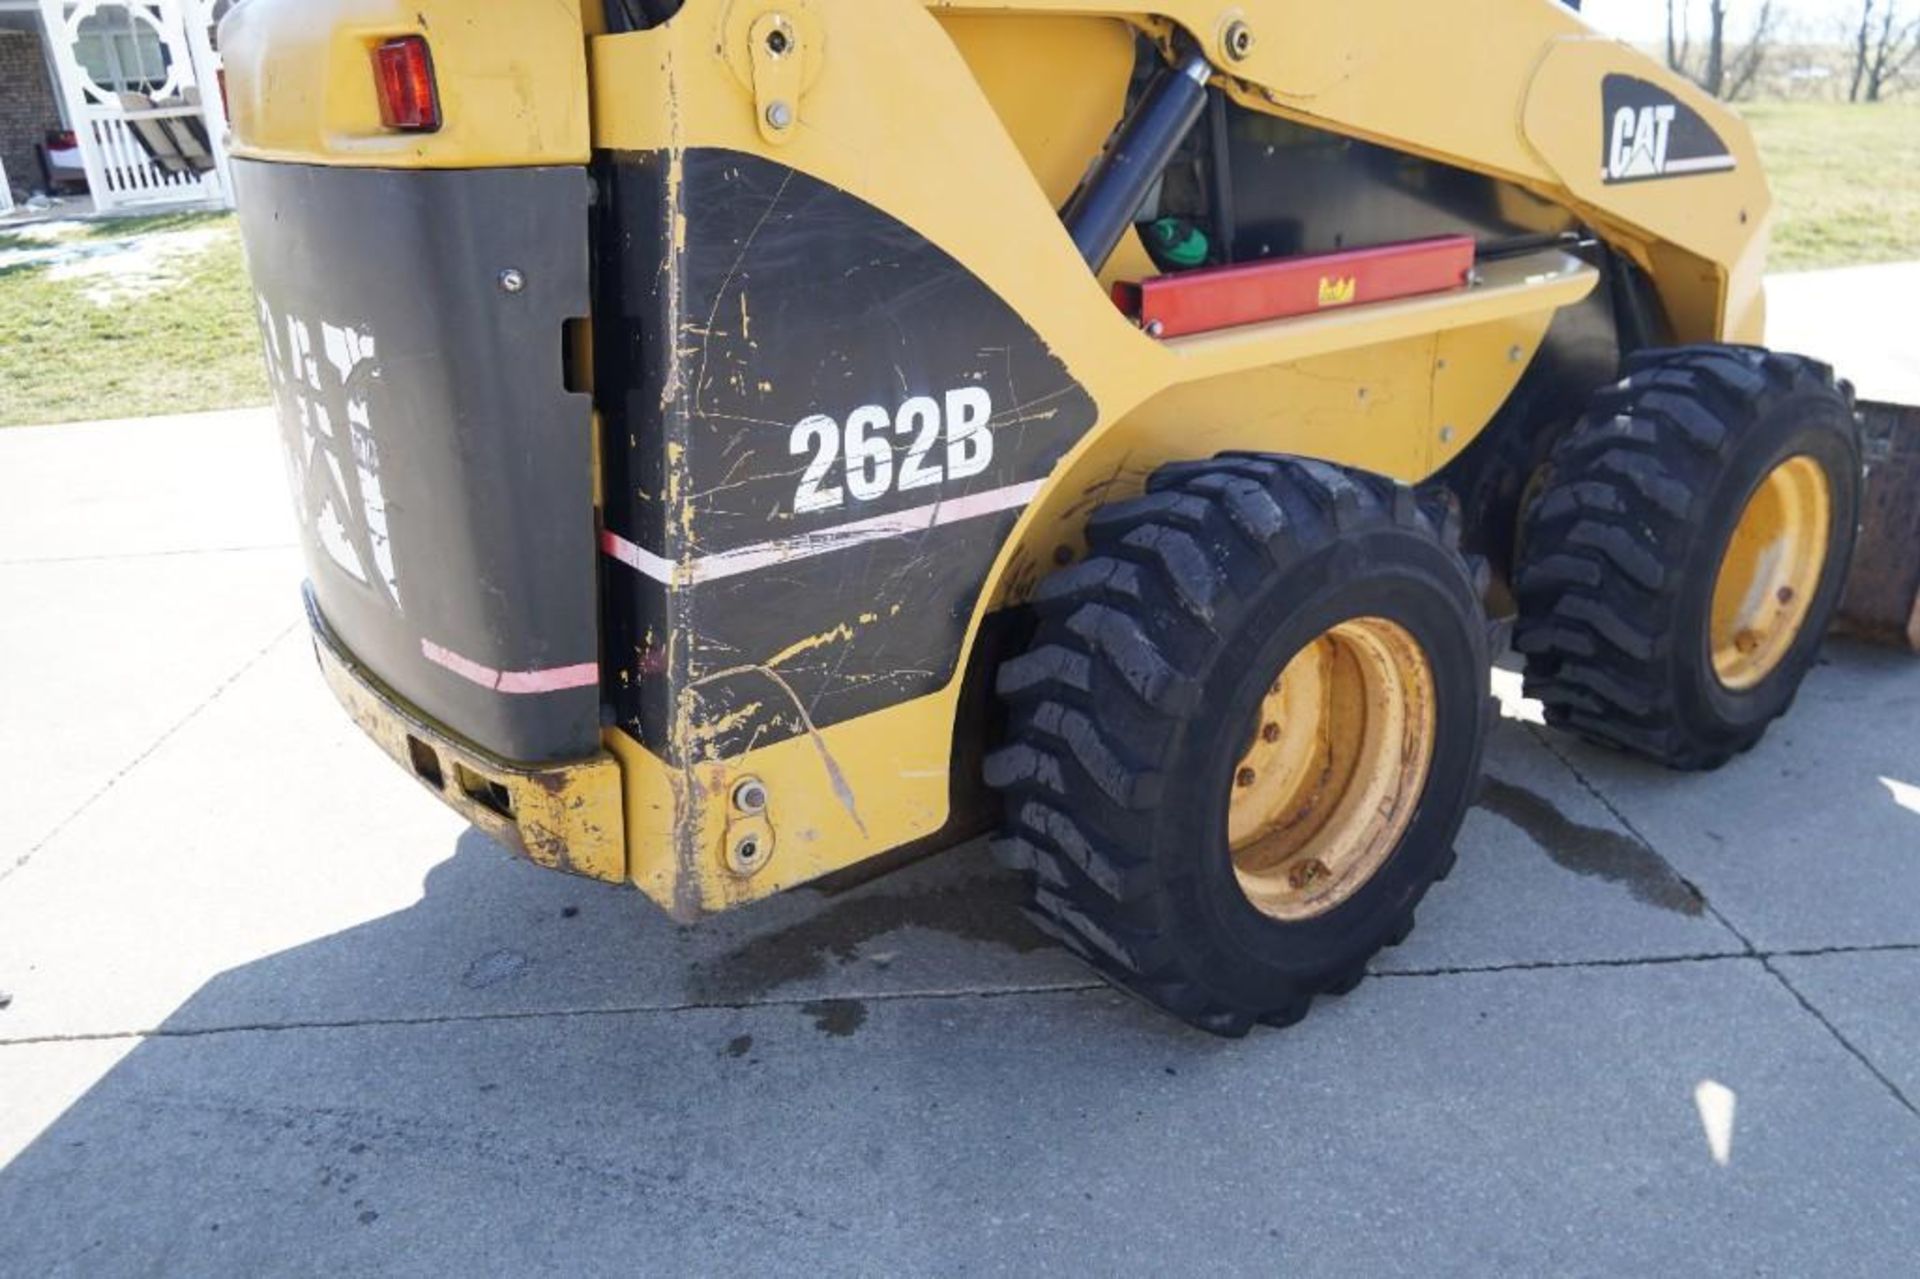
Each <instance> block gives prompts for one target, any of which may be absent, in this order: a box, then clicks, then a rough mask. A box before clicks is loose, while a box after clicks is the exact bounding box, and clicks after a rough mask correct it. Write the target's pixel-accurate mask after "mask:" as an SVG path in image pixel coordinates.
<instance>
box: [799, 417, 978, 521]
mask: <svg viewBox="0 0 1920 1279" xmlns="http://www.w3.org/2000/svg"><path fill="white" fill-rule="evenodd" d="M992 416H993V397H992V396H991V395H990V394H989V393H988V391H987V389H986V388H985V387H982V386H962V387H956V388H955V389H953V390H951V391H948V392H947V393H946V394H945V395H944V396H942V397H940V398H939V399H935V398H934V397H933V396H931V395H916V396H913V397H912V398H910V399H908V400H907V401H905V402H904V403H902V404H901V405H900V406H899V407H898V408H896V409H893V410H888V409H887V408H886V407H884V406H883V405H879V404H863V405H861V406H860V407H859V408H857V409H855V410H853V411H852V412H851V413H849V414H847V417H846V421H845V422H844V423H843V422H836V421H835V420H834V419H833V418H831V417H829V416H827V415H826V414H825V413H815V414H812V415H811V416H809V417H804V418H801V419H800V420H799V421H798V422H795V423H794V424H793V430H792V431H791V432H790V433H789V435H788V436H787V451H788V452H789V453H791V454H792V455H793V456H794V457H804V458H807V459H808V461H807V465H806V469H805V470H804V471H802V472H801V473H800V484H799V487H798V488H797V489H795V490H794V495H793V509H794V511H795V512H796V513H799V514H805V513H807V512H810V511H830V510H833V509H834V508H835V507H838V506H841V505H843V504H844V503H845V502H846V500H847V498H848V497H849V496H851V497H852V499H853V500H854V501H856V502H871V501H874V500H875V499H877V498H881V497H885V496H886V495H887V494H888V493H896V492H898V493H905V492H909V491H911V490H913V489H921V488H931V487H932V486H934V485H936V484H939V483H941V482H943V481H945V480H959V479H965V478H967V477H968V476H970V475H978V474H980V472H982V471H984V470H986V469H987V466H988V464H989V463H991V462H992V461H993V432H992V431H991V430H989V429H988V427H987V422H988V419H990V418H991V417H992Z"/></svg>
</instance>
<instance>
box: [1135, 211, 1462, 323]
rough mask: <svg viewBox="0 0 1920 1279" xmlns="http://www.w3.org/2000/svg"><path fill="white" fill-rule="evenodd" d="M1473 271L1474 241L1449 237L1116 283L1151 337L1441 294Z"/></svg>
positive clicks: (1269, 260)
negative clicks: (1414, 296) (1363, 303)
mask: <svg viewBox="0 0 1920 1279" xmlns="http://www.w3.org/2000/svg"><path fill="white" fill-rule="evenodd" d="M1472 270H1473V237H1472V236H1470V235H1445V236H1439V237H1437V238H1435V239H1431V240H1409V241H1407V242H1406V243H1404V244H1382V245H1378V246H1376V247H1374V248H1370V249H1347V250H1344V251H1342V252H1339V253H1310V254H1305V255H1303V256H1300V257H1293V258H1270V259H1268V260H1266V261H1262V262H1247V263H1237V264H1235V265H1233V266H1216V267H1203V268H1201V269H1200V270H1197V271H1181V272H1179V273H1177V274H1174V275H1157V276H1154V277H1153V278H1151V279H1147V280H1142V281H1140V282H1139V283H1138V284H1116V285H1114V286H1113V300H1114V302H1115V303H1116V304H1118V306H1119V307H1120V309H1121V310H1122V311H1124V312H1126V313H1127V314H1128V315H1130V316H1132V317H1133V318H1135V319H1136V320H1138V321H1139V322H1140V327H1141V328H1143V329H1145V330H1146V331H1147V332H1149V333H1151V334H1153V335H1154V336H1155V337H1163V338H1173V337H1179V336H1181V335H1182V334H1185V333H1206V332H1209V331H1211V330H1213V329H1225V328H1231V327H1232V326H1233V325H1236V324H1252V323H1254V322H1256V321H1259V320H1277V319H1280V318H1282V317H1285V316H1291V315H1310V314H1312V313H1313V312H1315V311H1325V310H1328V309H1330V308H1333V307H1341V306H1354V305H1356V304H1359V303H1362V302H1384V301H1386V300H1387V299H1389V298H1404V297H1412V296H1413V295H1415V294H1418V293H1438V292H1441V291H1442V290H1445V289H1453V288H1459V287H1461V286H1463V285H1464V284H1466V282H1467V276H1468V275H1469V274H1470V273H1471V272H1472Z"/></svg>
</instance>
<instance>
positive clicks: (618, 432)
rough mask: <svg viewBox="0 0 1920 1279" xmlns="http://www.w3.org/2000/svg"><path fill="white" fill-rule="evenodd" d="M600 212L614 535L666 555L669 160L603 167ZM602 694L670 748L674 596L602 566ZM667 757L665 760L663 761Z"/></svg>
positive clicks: (597, 365) (598, 263)
mask: <svg viewBox="0 0 1920 1279" xmlns="http://www.w3.org/2000/svg"><path fill="white" fill-rule="evenodd" d="M596 168H597V170H598V172H597V174H596V177H597V178H598V180H599V184H600V190H601V199H600V201H599V202H598V204H597V205H596V206H595V209H594V232H593V234H594V244H595V253H594V268H595V278H594V303H593V335H594V399H595V401H596V402H597V403H598V405H599V407H600V413H601V418H602V433H601V437H600V465H601V489H602V493H603V500H604V509H603V512H602V520H603V524H604V527H605V528H606V529H607V530H608V531H610V532H613V533H616V534H618V535H620V536H621V537H624V538H626V539H628V540H629V541H631V542H633V543H635V544H637V545H640V546H644V547H646V548H647V549H648V550H650V551H654V552H661V551H664V549H665V547H666V521H665V512H664V510H663V508H662V507H661V505H660V501H659V495H660V494H661V493H662V492H664V491H665V486H666V470H665V468H666V458H667V447H666V438H667V429H668V427H669V425H677V422H676V423H670V422H669V421H668V415H667V412H666V409H665V403H664V401H665V393H664V392H665V387H666V379H667V372H668V356H669V354H670V352H671V350H672V348H671V347H670V345H669V344H668V343H666V342H664V341H660V340H658V335H660V334H664V333H666V332H667V331H668V326H669V324H670V319H671V315H672V310H671V305H670V304H671V301H672V297H673V290H672V289H671V287H670V284H671V281H670V279H669V276H668V273H667V266H668V263H669V261H670V253H669V250H670V248H671V242H670V240H669V235H670V228H671V226H672V219H671V216H670V212H669V207H668V200H669V193H668V188H667V157H666V156H665V155H664V154H662V153H652V154H642V155H634V156H628V157H623V158H622V159H621V161H620V162H619V163H614V162H612V161H611V160H609V159H606V158H603V159H602V160H601V161H599V162H598V164H597V166H596ZM600 598H601V600H602V601H603V604H602V614H601V619H600V625H601V630H602V634H603V635H604V636H605V640H604V642H603V643H602V645H601V654H602V656H601V662H602V671H601V684H602V687H603V688H605V690H606V692H607V700H608V703H609V705H610V706H611V708H612V712H613V715H614V719H615V722H616V723H619V724H622V725H624V726H625V727H626V729H627V731H628V732H629V733H632V734H633V735H634V736H635V737H637V738H639V739H640V740H641V741H643V742H646V743H648V744H649V745H652V746H654V748H655V749H656V750H660V743H663V742H664V741H665V740H666V724H667V720H668V714H669V707H670V706H671V699H670V691H671V689H670V685H669V681H668V671H667V643H666V639H667V634H668V632H669V629H670V622H669V619H668V612H667V604H668V600H667V592H666V588H665V587H663V586H661V585H660V584H658V583H657V582H653V581H650V580H648V579H647V578H644V577H642V576H641V575H640V574H638V573H636V572H634V570H633V569H631V568H629V567H627V566H626V565H625V564H622V563H620V562H619V561H617V560H614V559H611V558H608V557H606V556H604V555H603V556H602V557H601V559H600ZM661 753H664V751H662V752H661Z"/></svg>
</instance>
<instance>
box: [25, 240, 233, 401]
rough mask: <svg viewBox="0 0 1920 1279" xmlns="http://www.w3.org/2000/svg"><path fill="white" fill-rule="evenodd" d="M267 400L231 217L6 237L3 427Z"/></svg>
mask: <svg viewBox="0 0 1920 1279" xmlns="http://www.w3.org/2000/svg"><path fill="white" fill-rule="evenodd" d="M49 258H51V259H52V260H51V261H50V262H49V261H48V259H49ZM266 401H267V382H266V373H265V370H264V369H263V367H262V363H261V356H260V335H259V330H258V327H257V324H256V322H255V320H254V312H253V294H252V292H251V290H250V289H249V288H248V285H247V276H246V270H245V269H244V267H243V266H242V265H241V260H240V236H239V230H238V228H237V227H236V226H235V224H234V219H233V216H232V215H231V214H177V213H176V214H163V215H159V216H156V217H147V218H115V219H102V220H100V221H94V222H84V223H76V222H67V223H55V224H41V225H40V226H37V227H25V228H21V227H15V228H11V229H7V230H0V426H18V425H20V424H21V423H26V422H69V421H74V420H78V419H83V418H103V417H138V416H142V415H146V414H151V413H188V412H193V411H195V410H198V409H219V408H231V407H233V406H235V405H242V404H264V403H266Z"/></svg>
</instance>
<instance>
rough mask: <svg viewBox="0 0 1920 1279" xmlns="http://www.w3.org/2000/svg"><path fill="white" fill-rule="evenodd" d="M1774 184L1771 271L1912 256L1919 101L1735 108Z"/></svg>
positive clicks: (1918, 221) (1917, 222)
mask: <svg viewBox="0 0 1920 1279" xmlns="http://www.w3.org/2000/svg"><path fill="white" fill-rule="evenodd" d="M1740 113H1741V115H1743V116H1745V117H1746V119H1747V123H1748V124H1749V125H1751V126H1752V128H1753V133H1754V137H1755V138H1756V139H1758V141H1759V143H1760V155H1761V158H1762V159H1764V160H1765V161H1766V166H1767V178H1768V181H1770V182H1771V183H1772V184H1773V198H1774V208H1775V218H1774V224H1773V251H1772V253H1771V255H1770V256H1769V258H1768V265H1769V266H1770V268H1771V269H1773V270H1775V271H1800V270H1806V269H1808V268H1811V267H1822V266H1846V265H1849V264H1851V263H1855V262H1899V261H1907V260H1910V259H1914V258H1920V102H1882V103H1876V104H1874V105H1871V106H1853V105H1850V104H1847V103H1841V102H1834V103H1829V102H1792V103H1787V102H1755V103H1748V104H1746V105H1744V106H1742V107H1741V108H1740Z"/></svg>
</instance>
